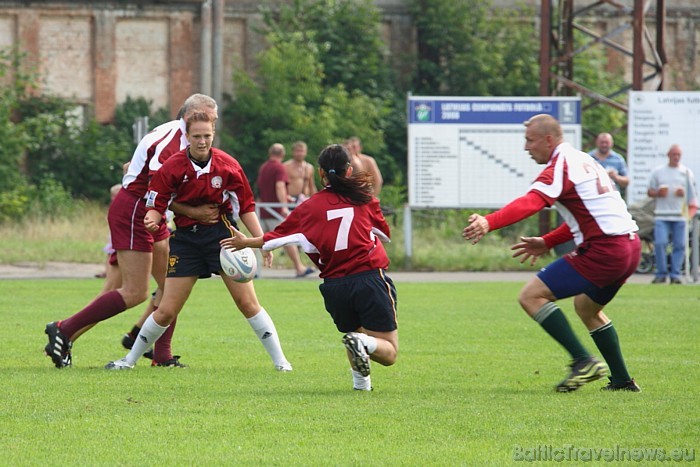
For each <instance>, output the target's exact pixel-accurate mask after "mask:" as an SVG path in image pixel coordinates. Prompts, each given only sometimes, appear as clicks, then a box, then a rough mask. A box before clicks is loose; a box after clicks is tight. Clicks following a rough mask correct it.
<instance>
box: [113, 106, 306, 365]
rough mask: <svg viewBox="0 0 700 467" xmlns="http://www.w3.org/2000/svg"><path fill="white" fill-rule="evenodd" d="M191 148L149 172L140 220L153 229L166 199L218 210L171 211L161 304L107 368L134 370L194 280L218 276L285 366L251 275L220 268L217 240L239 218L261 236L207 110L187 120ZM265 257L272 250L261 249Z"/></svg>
mask: <svg viewBox="0 0 700 467" xmlns="http://www.w3.org/2000/svg"><path fill="white" fill-rule="evenodd" d="M186 136H187V139H188V141H189V143H190V146H189V147H188V148H187V149H185V150H184V151H180V152H178V153H177V154H175V155H173V156H172V157H170V158H169V159H168V160H167V161H165V163H164V164H163V166H162V167H161V168H160V169H159V170H158V171H157V172H156V173H155V174H154V175H153V178H152V179H151V182H150V185H149V191H148V195H147V200H146V207H147V209H148V211H147V212H146V215H145V218H144V223H145V225H146V228H147V229H148V230H149V231H151V232H157V231H158V229H159V228H160V226H161V225H162V221H163V217H164V215H165V211H166V210H167V208H168V205H169V204H170V202H171V201H172V200H177V201H178V202H179V203H180V204H184V205H190V206H199V205H202V204H207V205H216V206H217V208H218V211H219V216H218V221H217V222H216V223H215V224H209V223H202V222H200V221H198V220H197V219H193V218H191V217H188V216H186V215H181V214H179V213H177V212H176V213H175V219H174V221H175V225H176V227H177V228H176V230H175V232H173V234H172V236H171V237H170V251H171V253H170V259H169V262H168V275H167V279H166V280H165V288H164V289H163V290H164V294H163V298H162V300H161V302H160V306H159V307H158V308H157V309H156V310H155V311H154V312H153V314H152V315H151V316H149V317H148V318H147V319H146V321H145V322H144V324H143V327H142V328H141V331H140V332H139V334H138V336H137V338H136V340H135V342H134V345H133V347H132V348H131V351H130V352H129V353H128V354H127V355H126V357H124V358H123V359H121V360H116V361H113V362H110V363H108V364H107V366H106V368H107V369H110V370H122V369H130V368H133V367H134V365H135V364H136V361H137V360H138V359H139V358H140V357H141V355H142V354H143V353H144V352H145V351H146V349H147V348H148V346H150V345H152V344H153V343H154V342H156V340H157V339H158V338H159V337H160V336H161V335H163V333H165V332H166V331H167V329H168V327H169V326H170V325H171V323H172V322H174V320H175V319H176V318H177V315H178V314H179V313H180V311H181V310H182V307H183V306H184V305H185V302H186V301H187V298H188V297H189V295H190V292H191V291H192V288H193V287H194V285H195V284H196V283H197V279H198V278H207V277H210V276H211V274H212V273H216V274H220V275H221V277H222V279H223V282H224V284H225V285H226V288H227V289H228V291H229V293H230V294H231V297H232V298H233V300H234V302H235V303H236V306H237V307H238V309H239V310H240V311H241V313H242V314H243V316H245V317H246V319H247V320H248V323H249V324H250V326H251V327H252V328H253V331H254V332H255V334H256V335H257V336H258V338H259V339H260V342H261V343H262V344H263V346H264V347H265V350H267V352H268V354H269V355H270V358H271V359H272V362H273V364H274V366H275V368H276V369H277V370H279V371H292V366H291V364H290V363H289V362H288V361H287V359H286V357H285V356H284V353H283V352H282V347H281V345H280V342H279V338H278V336H277V330H276V329H275V325H274V323H273V322H272V319H271V318H270V316H269V315H268V314H267V311H265V309H264V308H262V306H260V303H259V302H258V298H257V296H256V294H255V287H254V286H253V281H250V282H246V283H239V282H235V281H234V280H233V279H232V278H230V277H229V276H227V275H225V274H223V273H222V272H221V264H220V262H219V252H220V250H221V247H220V246H219V241H221V240H222V239H223V238H226V237H230V236H231V235H232V233H233V232H234V228H235V227H236V222H235V221H234V218H240V219H241V221H242V222H243V223H244V224H245V226H246V227H247V228H248V230H249V231H250V232H252V233H254V234H256V235H262V228H261V227H260V222H259V221H258V217H257V215H256V214H255V201H254V199H253V192H252V190H251V188H250V184H249V183H248V179H247V178H246V176H245V173H244V172H243V169H242V167H241V165H240V164H239V163H238V161H237V160H235V159H234V158H233V157H231V156H229V155H228V154H226V153H225V152H224V151H221V150H219V149H217V148H212V142H213V139H214V120H213V119H211V118H210V116H209V115H207V114H206V113H195V114H193V115H192V116H191V117H189V118H188V119H187V133H186ZM266 256H267V257H268V258H269V259H268V261H270V260H271V253H266Z"/></svg>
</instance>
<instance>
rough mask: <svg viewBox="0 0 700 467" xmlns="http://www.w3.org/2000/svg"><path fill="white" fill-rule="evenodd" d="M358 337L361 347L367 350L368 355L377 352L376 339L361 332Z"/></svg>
mask: <svg viewBox="0 0 700 467" xmlns="http://www.w3.org/2000/svg"><path fill="white" fill-rule="evenodd" d="M357 335H358V337H359V338H360V340H361V341H362V345H364V346H365V348H366V349H367V353H368V354H373V353H374V352H375V351H376V350H377V338H376V337H374V336H368V335H367V334H363V333H361V332H358V333H357Z"/></svg>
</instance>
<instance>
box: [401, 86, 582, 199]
mask: <svg viewBox="0 0 700 467" xmlns="http://www.w3.org/2000/svg"><path fill="white" fill-rule="evenodd" d="M408 114H409V115H408V122H409V123H408V177H409V179H408V202H409V206H410V207H412V208H413V207H415V208H484V209H498V208H501V207H503V206H504V205H506V204H508V203H509V202H510V201H512V200H513V199H515V198H517V197H519V196H522V195H524V194H525V193H526V192H527V189H528V188H529V187H530V185H531V184H532V182H533V181H534V179H535V178H536V177H537V175H538V174H539V173H540V171H541V170H542V168H543V167H542V166H541V165H538V164H536V163H535V162H534V161H533V160H532V159H531V158H530V155H529V154H528V153H527V152H526V151H525V127H524V126H523V122H524V121H525V120H527V119H529V118H531V117H533V116H534V115H537V114H549V115H552V116H553V117H555V118H556V119H558V120H559V122H560V123H561V124H562V128H563V130H564V138H565V140H566V141H568V142H569V143H571V144H572V145H573V146H574V147H577V148H580V147H581V100H580V98H578V97H429V96H410V97H409V99H408Z"/></svg>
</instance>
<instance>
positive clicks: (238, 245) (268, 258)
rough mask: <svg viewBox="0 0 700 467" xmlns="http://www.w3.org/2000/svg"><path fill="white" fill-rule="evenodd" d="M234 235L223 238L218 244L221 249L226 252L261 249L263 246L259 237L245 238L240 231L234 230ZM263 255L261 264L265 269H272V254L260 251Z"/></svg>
mask: <svg viewBox="0 0 700 467" xmlns="http://www.w3.org/2000/svg"><path fill="white" fill-rule="evenodd" d="M234 232H235V235H234V236H233V237H229V238H224V239H223V240H221V241H220V242H219V245H221V247H222V248H226V249H227V250H242V249H243V248H261V247H262V246H263V243H264V242H263V238H262V236H261V237H247V236H246V235H245V234H244V233H243V232H241V231H240V230H234ZM262 253H263V264H264V265H265V266H266V267H268V268H269V267H272V252H269V251H268V252H267V253H268V254H265V253H266V252H265V251H262Z"/></svg>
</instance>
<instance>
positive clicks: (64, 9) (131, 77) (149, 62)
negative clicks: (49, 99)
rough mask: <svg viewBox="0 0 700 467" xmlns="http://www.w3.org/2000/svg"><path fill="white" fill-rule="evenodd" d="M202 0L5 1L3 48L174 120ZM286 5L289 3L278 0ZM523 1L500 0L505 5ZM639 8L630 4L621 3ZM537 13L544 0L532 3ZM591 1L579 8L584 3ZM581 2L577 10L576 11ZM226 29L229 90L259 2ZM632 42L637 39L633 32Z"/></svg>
mask: <svg viewBox="0 0 700 467" xmlns="http://www.w3.org/2000/svg"><path fill="white" fill-rule="evenodd" d="M203 1H204V0H191V1H186V0H173V1H169V2H163V1H155V0H151V1H149V0H133V1H126V0H121V1H116V0H114V1H108V0H102V1H99V0H94V1H72V2H69V1H52V0H45V1H30V0H23V1H3V0H0V48H5V47H10V46H17V47H18V48H19V49H20V50H21V51H22V52H24V53H25V54H26V56H27V63H28V64H29V65H30V66H34V67H36V68H37V69H38V70H39V71H40V73H41V76H42V78H43V82H42V89H43V90H44V91H48V92H51V93H54V94H56V95H58V96H61V97H66V98H72V99H74V100H75V101H76V103H79V104H82V105H84V106H85V108H86V109H89V110H91V111H94V115H95V117H96V118H97V119H98V120H99V121H102V122H107V121H110V120H111V119H112V118H113V115H114V108H115V105H116V104H117V103H120V102H123V101H124V100H125V99H126V97H127V96H131V97H132V98H136V97H145V98H146V99H149V100H152V101H153V103H154V105H155V107H167V108H169V109H170V111H171V113H172V114H173V115H175V113H176V112H177V109H178V108H179V106H180V105H181V103H182V101H183V100H184V99H185V98H186V97H187V96H188V95H190V94H191V93H193V92H198V91H200V83H201V82H202V80H201V73H202V71H201V59H200V57H201V50H202V49H201V46H202V44H201V29H202V25H201V21H200V19H201V15H200V13H201V10H202V4H203ZM280 1H282V0H280ZM519 1H520V0H518V1H509V0H495V1H494V4H496V5H497V6H498V7H503V8H507V7H510V6H511V5H513V4H516V3H518V2H519ZM620 1H621V2H625V1H627V2H628V3H632V0H620ZM526 3H529V4H530V5H533V6H535V7H537V6H539V4H540V2H539V0H527V1H526ZM585 3H586V2H581V4H585ZM376 4H377V6H378V7H379V8H380V9H381V11H382V25H381V34H382V37H383V39H384V41H385V43H386V50H387V59H389V60H390V61H391V63H392V64H394V65H395V66H397V67H401V68H402V70H401V71H402V72H403V73H402V74H403V75H404V76H406V75H407V74H408V72H409V71H410V64H411V61H410V60H406V59H405V58H406V57H407V56H410V55H411V54H414V53H415V32H414V30H413V28H412V24H411V17H410V15H409V14H408V12H407V9H406V6H405V1H403V0H376ZM579 5H580V4H579V3H577V7H579ZM667 5H668V6H667V8H668V12H667V17H668V26H667V52H668V55H669V60H670V62H671V63H670V66H669V72H668V74H667V82H666V84H665V87H666V89H677V90H688V89H698V88H700V2H699V1H698V0H674V1H673V2H667ZM596 15H598V16H596V17H592V18H591V19H590V24H591V27H593V28H595V29H596V30H598V31H605V30H609V29H610V28H613V27H615V25H616V24H618V23H619V22H620V21H622V20H623V19H621V18H620V17H616V16H615V11H614V10H612V9H607V10H605V9H604V10H602V11H600V12H598V10H597V13H596ZM224 21H225V23H224V34H223V43H224V58H223V76H224V83H223V85H222V88H223V91H224V92H225V93H233V92H235V89H234V87H233V82H232V80H231V76H232V74H233V71H234V69H235V68H243V69H245V70H248V71H251V70H254V68H255V58H256V56H257V55H258V54H259V53H260V51H261V50H262V49H263V47H264V43H263V41H262V38H261V37H260V36H259V34H258V33H257V32H256V27H257V25H259V24H260V21H261V17H260V15H259V13H258V2H254V1H245V0H243V1H241V0H227V1H226V7H225V20H224ZM624 40H625V41H631V36H630V35H627V36H626V37H625V38H624ZM608 66H609V67H611V69H612V68H615V67H620V68H622V69H625V68H626V67H629V65H628V64H627V63H626V62H625V59H624V57H620V56H616V55H615V53H611V54H610V60H609V64H608Z"/></svg>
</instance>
